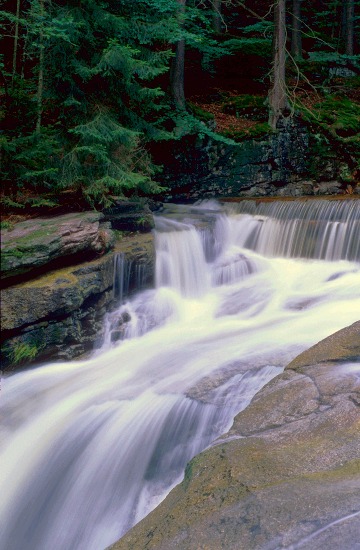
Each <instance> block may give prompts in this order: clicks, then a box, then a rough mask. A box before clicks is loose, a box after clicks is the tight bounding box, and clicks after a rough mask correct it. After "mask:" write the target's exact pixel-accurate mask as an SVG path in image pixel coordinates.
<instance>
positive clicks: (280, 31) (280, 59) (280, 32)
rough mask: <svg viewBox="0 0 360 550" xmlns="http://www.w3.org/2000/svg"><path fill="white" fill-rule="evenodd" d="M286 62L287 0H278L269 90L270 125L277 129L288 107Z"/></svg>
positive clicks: (275, 8) (275, 13)
mask: <svg viewBox="0 0 360 550" xmlns="http://www.w3.org/2000/svg"><path fill="white" fill-rule="evenodd" d="M285 63H286V26H285V0H276V3H275V5H274V36H273V66H272V87H271V89H270V91H269V106H270V114H269V125H270V126H271V128H273V129H276V127H277V123H278V121H279V119H280V118H281V117H282V116H283V114H284V111H285V109H287V107H288V98H287V90H286V82H285Z"/></svg>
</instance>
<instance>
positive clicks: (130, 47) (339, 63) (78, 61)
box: [0, 0, 360, 210]
mask: <svg viewBox="0 0 360 550" xmlns="http://www.w3.org/2000/svg"><path fill="white" fill-rule="evenodd" d="M354 5H355V18H354V36H355V37H356V36H357V35H359V32H358V31H359V25H360V18H359V9H360V0H355V2H354ZM343 6H344V2H343V1H341V0H330V1H329V2H325V1H324V0H315V1H314V2H303V3H302V7H301V18H302V44H303V50H304V51H303V56H302V59H299V60H298V59H297V60H296V63H295V61H294V60H293V59H292V58H291V55H290V54H289V55H288V58H287V65H288V75H290V77H291V78H292V80H293V81H295V86H294V91H293V96H292V100H293V104H294V105H295V106H298V105H299V102H298V101H297V99H298V91H299V90H300V89H301V91H303V90H304V89H305V90H309V89H312V88H314V87H315V88H317V91H318V93H319V94H320V97H321V94H323V93H325V94H327V95H329V90H330V94H332V93H333V88H332V86H333V82H334V80H335V79H336V78H337V77H338V76H339V75H340V76H341V77H342V76H344V75H345V76H346V77H347V83H346V85H345V86H344V87H347V88H350V87H353V89H354V94H353V96H352V97H348V98H346V96H343V97H341V98H339V99H338V100H337V99H334V98H333V99H331V98H329V97H328V98H327V99H326V101H320V102H319V104H318V105H314V104H313V105H312V106H311V109H310V111H311V112H308V110H307V109H303V108H302V107H301V106H300V105H299V106H298V109H299V110H301V111H302V113H303V118H304V119H305V120H306V121H307V123H308V124H309V126H310V128H311V130H312V132H313V133H314V135H315V134H321V135H323V136H325V137H324V139H325V140H330V142H334V143H339V144H340V146H341V150H342V151H344V154H346V155H350V157H351V156H354V155H357V154H358V138H357V136H356V133H357V132H359V129H358V125H357V122H356V117H358V103H357V100H356V98H355V99H354V97H355V95H356V94H355V90H356V86H358V83H357V84H356V78H359V77H358V76H357V77H355V78H352V79H351V78H350V76H351V74H356V75H359V71H360V58H359V46H360V45H359V43H358V42H357V41H356V39H355V41H354V43H355V48H354V52H353V53H351V55H350V54H349V53H346V52H348V49H347V37H348V32H347V31H348V27H347V26H346V25H347V24H348V23H347V24H346V18H345V15H344V12H343ZM222 17H223V21H222V27H223V33H222V35H221V36H219V35H218V33H216V32H214V29H213V3H212V2H211V0H201V1H198V0H187V2H186V8H185V9H184V11H183V12H179V3H178V1H177V0H105V1H100V0H82V2H73V1H72V0H52V2H49V1H48V0H22V2H21V4H20V14H19V17H17V15H16V2H14V1H11V0H5V1H4V3H3V5H2V9H1V10H0V28H1V31H2V46H3V51H6V52H9V55H7V56H0V99H1V108H0V122H1V126H2V133H1V134H0V153H1V154H0V162H1V166H0V167H1V171H2V180H3V195H2V203H3V205H4V206H5V207H6V208H7V209H10V210H12V209H15V210H16V209H17V208H24V207H25V208H27V207H34V208H35V207H36V208H46V207H47V208H52V207H55V206H56V205H57V204H58V203H60V202H61V201H62V200H63V197H64V196H65V195H66V196H67V194H71V196H76V197H82V199H84V200H85V201H86V202H87V204H90V205H91V206H93V207H95V208H100V207H103V206H104V205H108V204H110V203H111V200H112V197H113V196H117V197H119V196H120V197H130V196H134V195H135V196H137V195H140V196H142V195H147V194H151V193H159V192H161V191H162V188H161V187H160V186H159V184H158V183H157V181H156V180H157V179H158V177H157V175H158V173H159V171H160V168H159V167H158V166H155V165H154V163H153V160H152V158H151V155H150V152H149V151H150V150H151V148H152V146H153V144H154V143H155V142H164V143H165V142H169V141H170V140H177V139H180V138H181V137H182V136H184V135H186V134H197V135H199V136H200V137H201V136H204V135H208V136H210V135H211V137H212V138H213V139H217V140H222V141H224V142H228V143H233V141H232V139H235V140H237V141H238V140H240V139H243V138H247V137H249V136H250V137H258V136H262V135H264V133H266V132H268V131H269V128H268V127H267V125H266V123H265V121H266V120H267V118H268V116H267V115H268V105H267V104H265V103H264V97H265V96H266V93H267V88H268V87H269V84H270V82H269V74H270V73H271V68H272V47H271V43H272V36H273V31H274V24H273V13H272V10H271V9H270V10H269V3H268V2H265V1H264V0H259V1H257V2H256V3H255V4H254V5H252V6H250V3H249V2H233V1H226V2H225V1H223V2H222ZM287 25H288V29H287V31H288V37H289V39H288V46H290V44H289V43H290V35H291V30H292V29H291V14H290V10H289V13H288V19H287ZM181 39H183V40H184V41H185V43H186V61H185V63H186V66H185V73H186V74H185V92H186V94H187V97H189V96H191V86H193V88H194V87H196V86H197V87H198V88H199V87H201V83H202V80H203V79H204V82H205V84H204V86H203V90H202V93H203V94H208V95H211V90H210V89H212V90H213V92H214V91H215V90H216V88H217V87H219V83H220V84H221V85H222V79H223V77H224V72H223V68H222V61H219V59H220V58H221V59H224V60H225V62H226V63H227V67H228V70H229V73H231V74H232V75H235V74H240V73H241V75H242V76H241V77H239V78H238V80H237V81H236V84H234V87H232V83H231V82H232V80H231V78H230V79H229V84H228V86H229V88H228V90H227V92H230V91H231V97H230V98H228V99H226V100H224V102H223V112H224V113H225V114H229V115H234V116H236V117H239V118H246V119H248V120H249V121H250V122H253V124H250V125H249V126H248V127H247V128H246V129H245V130H244V132H242V131H239V130H234V131H231V129H230V130H229V131H227V133H226V135H219V134H218V133H216V132H214V131H213V130H212V129H211V128H210V126H211V124H209V123H211V121H212V119H213V115H212V114H211V113H207V112H206V111H204V110H203V109H201V108H200V107H199V106H198V105H195V104H194V103H192V102H191V101H189V102H188V106H187V111H185V112H179V111H177V110H176V109H174V107H173V102H172V98H171V97H170V88H171V87H170V80H171V64H172V60H173V59H174V55H175V45H176V44H177V42H178V41H179V40H181ZM244 75H245V76H244ZM232 78H233V77H232ZM242 78H243V80H242ZM249 80H252V84H251V85H250V87H249V89H243V86H244V85H245V84H243V81H244V82H245V81H249ZM188 83H189V84H188ZM264 83H266V84H264ZM354 83H355V84H354ZM247 85H248V86H249V84H247ZM186 86H188V88H186ZM236 86H237V90H236V89H234V88H235V87H236ZM187 90H190V91H189V92H188V91H187ZM254 94H258V95H254ZM260 94H262V96H260ZM194 95H195V94H194ZM228 95H229V94H228ZM334 97H335V96H334ZM332 111H334V112H335V113H336V116H335V115H334V114H333V113H332ZM169 147H170V145H169ZM79 200H80V199H79Z"/></svg>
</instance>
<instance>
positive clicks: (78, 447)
mask: <svg viewBox="0 0 360 550" xmlns="http://www.w3.org/2000/svg"><path fill="white" fill-rule="evenodd" d="M327 202H328V201H314V202H313V203H298V202H296V201H295V202H294V203H289V202H286V203H279V204H265V205H258V206H255V205H254V204H253V203H249V202H248V201H246V202H245V203H241V204H239V205H232V206H228V205H227V206H226V208H225V209H222V208H221V207H220V205H218V204H217V203H213V202H211V203H202V204H200V205H194V206H192V207H183V206H182V207H175V206H169V207H166V208H165V210H164V212H163V213H162V215H159V216H158V217H157V218H156V233H155V240H156V248H157V260H156V287H155V288H153V289H147V290H143V291H141V292H139V293H136V294H134V295H133V296H128V295H127V290H128V283H127V279H126V277H127V276H126V273H127V272H128V271H127V270H128V266H126V264H125V263H124V262H123V258H122V259H118V260H117V262H118V263H117V264H116V270H115V271H116V273H117V275H116V278H117V280H118V281H119V280H120V278H121V277H124V278H123V279H121V280H122V281H123V282H119V283H118V286H117V288H116V289H115V292H116V297H117V298H118V299H119V308H118V309H117V310H116V311H113V312H111V313H110V314H109V315H110V316H111V322H108V327H110V328H109V330H108V332H107V339H106V342H105V344H104V346H103V348H102V350H100V352H97V353H96V354H95V355H94V357H92V358H91V359H90V360H87V361H77V362H69V363H64V364H50V365H45V366H42V367H39V368H34V369H31V370H28V371H25V372H20V373H18V374H15V375H12V376H9V377H8V378H5V380H3V388H2V394H1V408H2V416H1V419H0V463H1V476H2V479H1V487H0V491H1V500H0V522H1V525H2V529H1V531H0V548H4V549H6V550H19V549H20V548H21V550H49V548H51V550H63V549H64V548H66V550H103V549H104V548H106V547H107V546H108V545H109V544H111V543H112V542H114V541H115V540H116V539H117V538H119V537H120V536H121V535H122V534H123V533H125V532H126V530H127V529H129V528H130V527H131V526H132V525H133V524H134V523H136V522H137V521H139V520H140V519H141V518H142V517H143V516H144V515H145V514H147V513H148V512H149V511H150V510H151V509H152V508H153V507H154V506H156V505H157V503H158V502H160V501H161V500H162V499H163V498H164V496H165V495H166V494H167V493H168V491H169V490H170V489H171V487H173V486H174V484H176V483H177V482H178V481H179V480H180V479H181V477H182V475H183V471H184V468H185V465H186V463H187V462H188V461H189V460H190V459H191V458H192V457H193V456H194V455H195V454H196V453H198V452H200V451H201V450H202V449H204V448H205V447H207V446H208V445H211V444H212V442H214V440H216V438H217V437H219V436H220V435H221V434H222V433H224V432H225V431H226V430H227V429H228V428H229V427H230V426H231V423H232V419H233V417H234V415H235V414H236V413H237V412H238V411H240V410H242V409H243V408H244V407H246V406H247V404H248V403H249V402H250V401H251V399H252V397H253V396H254V395H255V393H256V392H257V391H259V389H260V388H261V387H262V386H263V385H264V384H265V383H267V382H268V381H269V380H270V379H271V378H272V377H274V376H276V375H277V374H278V373H279V372H281V371H282V369H283V367H284V366H285V365H286V364H287V363H288V362H289V361H290V360H291V359H292V358H293V357H295V355H297V353H299V352H300V351H302V350H303V349H305V348H306V347H309V346H310V345H312V344H313V343H315V342H317V341H319V340H320V339H322V338H324V337H325V336H327V335H329V334H330V333H332V332H335V331H336V330H338V329H340V328H342V327H344V326H346V325H349V324H351V323H352V322H354V321H356V320H358V317H359V311H360V253H359V252H360V251H359V239H358V237H359V205H360V201H349V202H348V201H346V202H344V203H341V204H338V203H335V202H334V203H331V204H327ZM318 203H319V204H318ZM320 203H321V204H320ZM323 203H326V204H323ZM120 274H122V275H121V277H120ZM115 330H116V331H118V333H119V334H120V336H119V338H115V337H114V332H115ZM118 339H120V340H121V341H120V342H119V341H118Z"/></svg>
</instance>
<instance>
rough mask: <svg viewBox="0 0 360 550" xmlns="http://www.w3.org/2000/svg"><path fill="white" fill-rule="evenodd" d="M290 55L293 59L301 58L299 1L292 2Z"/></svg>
mask: <svg viewBox="0 0 360 550" xmlns="http://www.w3.org/2000/svg"><path fill="white" fill-rule="evenodd" d="M291 53H292V55H293V57H294V58H295V59H301V58H302V41H301V0H293V12H292V33H291Z"/></svg>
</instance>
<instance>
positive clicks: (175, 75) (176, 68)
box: [170, 0, 186, 110]
mask: <svg viewBox="0 0 360 550" xmlns="http://www.w3.org/2000/svg"><path fill="white" fill-rule="evenodd" d="M177 2H178V4H179V9H178V19H179V22H180V26H181V27H182V26H183V24H184V15H185V7H186V0H177ZM184 70H185V38H180V40H178V41H177V42H176V45H175V55H174V58H173V61H172V64H171V74H170V89H171V96H172V98H173V101H174V105H175V107H176V108H177V109H181V110H182V109H185V92H184Z"/></svg>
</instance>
